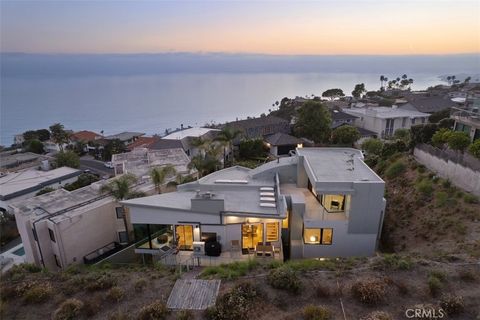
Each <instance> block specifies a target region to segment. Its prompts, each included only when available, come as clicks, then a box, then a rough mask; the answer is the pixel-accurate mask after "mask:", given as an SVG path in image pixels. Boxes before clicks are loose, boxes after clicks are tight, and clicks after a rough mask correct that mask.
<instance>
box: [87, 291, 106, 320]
mask: <svg viewBox="0 0 480 320" xmlns="http://www.w3.org/2000/svg"><path fill="white" fill-rule="evenodd" d="M101 307H102V298H101V297H100V296H99V295H95V296H93V297H89V298H87V299H86V300H85V302H84V303H83V312H84V313H85V315H86V316H87V317H89V318H90V317H93V316H94V315H96V314H97V313H98V312H99V311H100V309H101Z"/></svg>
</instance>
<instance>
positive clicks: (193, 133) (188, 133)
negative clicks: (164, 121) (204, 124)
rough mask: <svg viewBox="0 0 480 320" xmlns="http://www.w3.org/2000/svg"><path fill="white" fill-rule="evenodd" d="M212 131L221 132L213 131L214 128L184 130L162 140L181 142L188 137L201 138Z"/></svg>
mask: <svg viewBox="0 0 480 320" xmlns="http://www.w3.org/2000/svg"><path fill="white" fill-rule="evenodd" d="M210 131H220V130H218V129H212V128H188V129H183V130H180V131H176V132H173V133H170V134H169V135H167V136H165V137H163V138H162V139H173V140H181V139H183V138H186V137H201V136H203V135H204V134H206V133H208V132H210Z"/></svg>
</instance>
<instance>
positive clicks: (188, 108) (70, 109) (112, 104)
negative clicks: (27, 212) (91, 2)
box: [0, 59, 468, 145]
mask: <svg viewBox="0 0 480 320" xmlns="http://www.w3.org/2000/svg"><path fill="white" fill-rule="evenodd" d="M7 60H8V59H7ZM5 64H6V62H3V66H5ZM29 66H30V65H29ZM7 67H10V68H3V71H2V77H1V83H0V89H1V91H0V106H1V121H0V125H1V128H0V133H1V144H2V145H10V144H11V143H12V142H13V136H14V135H15V134H18V133H22V132H24V131H26V130H30V129H40V128H48V126H50V125H51V124H53V123H57V122H60V123H62V124H64V126H65V128H67V129H71V130H75V131H77V130H92V131H95V132H100V131H103V132H104V134H105V135H108V134H114V133H118V132H121V131H139V132H145V133H147V134H155V133H159V134H162V133H164V132H165V129H175V128H178V127H180V125H181V124H183V125H184V126H189V125H190V126H203V125H205V124H207V123H212V122H214V123H221V122H225V121H231V120H235V119H237V118H238V119H243V118H246V117H247V116H259V115H260V114H262V113H268V111H269V109H273V108H274V107H273V106H272V104H274V103H275V102H276V101H280V100H281V99H282V98H283V97H295V96H306V95H309V96H310V95H312V94H313V95H321V93H322V92H323V91H325V90H326V89H329V88H341V89H343V90H344V92H345V93H346V94H350V92H351V91H352V90H353V87H354V86H355V84H357V83H365V85H366V88H367V89H368V90H376V89H378V88H379V86H380V81H379V77H380V74H385V75H386V76H388V77H391V78H394V77H396V76H398V75H401V74H403V72H400V70H398V72H397V73H394V72H392V71H391V70H390V73H379V72H378V71H377V72H368V68H365V69H366V70H363V69H362V70H354V72H348V70H341V71H331V70H326V71H323V70H321V71H316V70H315V71H314V72H306V71H303V72H291V71H288V72H272V71H271V70H262V71H261V72H254V71H249V72H241V70H228V72H221V70H215V72H208V70H195V72H188V70H181V72H175V70H169V72H158V71H157V70H151V72H141V73H135V72H110V71H111V70H110V71H105V70H100V71H98V72H91V73H87V74H84V73H81V74H80V73H79V72H78V70H74V71H72V72H70V73H69V72H68V71H67V70H66V71H65V72H63V73H62V74H58V73H55V72H45V69H42V68H41V66H36V68H37V69H35V68H30V69H29V68H26V67H23V65H22V68H21V67H18V66H17V65H16V66H15V67H11V64H9V65H7ZM59 68H60V67H58V66H57V67H56V69H55V70H58V69H59ZM62 68H63V67H62ZM67 69H68V68H67ZM79 69H81V68H79ZM112 69H113V70H116V69H114V68H112ZM280 69H281V68H280ZM352 69H355V68H352ZM372 69H375V68H372ZM420 69H422V68H420ZM423 69H425V68H423ZM25 70H27V71H25ZM30 70H33V71H30ZM39 70H40V71H39ZM62 70H63V69H62ZM280 71H281V70H280ZM375 71H376V70H375ZM445 71H446V70H442V69H439V70H438V71H436V70H431V69H428V70H426V71H425V72H421V73H415V72H409V73H408V76H409V78H413V79H414V84H413V86H412V89H425V88H427V87H428V86H432V85H436V84H440V83H442V81H441V80H440V78H439V76H440V75H442V74H444V73H445ZM458 71H459V72H465V71H468V70H465V69H463V70H458Z"/></svg>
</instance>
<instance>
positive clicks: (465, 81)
mask: <svg viewBox="0 0 480 320" xmlns="http://www.w3.org/2000/svg"><path fill="white" fill-rule="evenodd" d="M470 80H472V77H470V76H468V77H466V78H465V80H463V83H465V84H467V83H470Z"/></svg>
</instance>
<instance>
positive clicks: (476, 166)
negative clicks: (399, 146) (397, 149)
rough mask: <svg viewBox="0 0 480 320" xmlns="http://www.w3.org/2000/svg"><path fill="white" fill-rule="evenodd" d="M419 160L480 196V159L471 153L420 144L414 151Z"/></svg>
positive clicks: (441, 175) (457, 184)
mask: <svg viewBox="0 0 480 320" xmlns="http://www.w3.org/2000/svg"><path fill="white" fill-rule="evenodd" d="M413 154H414V156H415V158H416V159H417V161H418V162H420V163H421V164H423V165H424V166H426V167H427V168H428V169H430V170H432V171H434V172H436V173H437V174H438V175H439V176H440V177H442V178H444V179H448V180H450V181H451V182H452V183H453V184H455V185H456V186H458V187H459V188H462V189H464V190H466V191H468V192H471V193H473V194H475V195H477V196H480V160H478V159H476V158H475V157H473V156H471V155H470V154H466V153H465V154H460V153H457V152H455V151H452V150H441V149H438V148H435V147H433V146H431V145H427V144H419V145H417V146H416V147H415V150H414V152H413Z"/></svg>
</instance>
